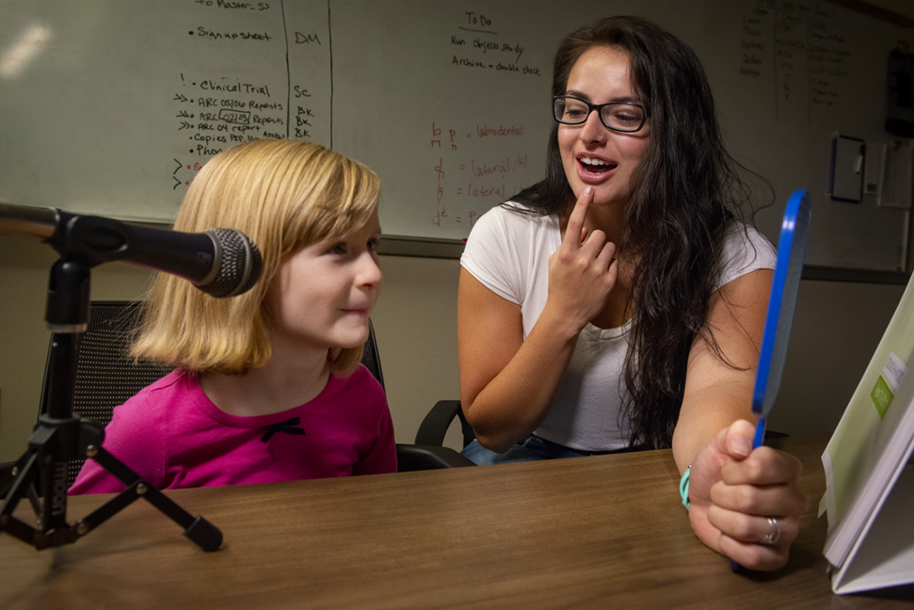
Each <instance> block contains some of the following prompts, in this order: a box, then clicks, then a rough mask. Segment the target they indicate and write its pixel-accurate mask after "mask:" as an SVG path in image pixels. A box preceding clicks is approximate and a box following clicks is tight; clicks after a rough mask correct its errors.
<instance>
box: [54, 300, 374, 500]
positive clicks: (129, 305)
mask: <svg viewBox="0 0 914 610" xmlns="http://www.w3.org/2000/svg"><path fill="white" fill-rule="evenodd" d="M140 305H141V303H139V302H136V301H93V302H92V303H91V304H90V306H89V326H88V329H87V330H86V332H85V333H83V335H82V337H81V338H80V342H79V359H78V361H77V365H76V394H75V398H74V402H73V412H74V413H76V414H77V415H79V416H80V417H84V418H88V419H94V420H95V421H97V422H99V423H101V424H103V425H108V423H109V422H110V421H111V417H112V414H113V413H114V408H115V407H116V406H118V405H120V404H123V403H124V402H126V401H127V399H128V398H130V397H131V396H133V395H134V394H136V393H137V392H139V391H140V390H142V389H143V388H145V387H146V386H148V385H149V384H151V383H153V382H155V381H157V380H159V379H161V378H162V377H164V376H165V375H167V374H168V373H169V372H170V371H171V369H170V368H167V367H162V366H159V365H157V364H154V363H152V362H149V361H144V360H140V361H138V362H136V361H134V359H133V358H132V357H130V355H129V354H128V350H129V348H130V343H131V341H132V340H133V336H134V331H135V329H136V328H137V325H138V323H139V315H140V310H141V307H140ZM368 324H369V333H368V341H366V342H365V351H364V355H363V356H362V363H363V364H364V365H365V366H366V368H368V370H369V371H371V373H372V374H373V375H374V376H375V377H376V378H377V379H378V381H380V382H381V386H382V387H383V386H384V377H383V375H382V373H381V360H380V358H379V357H378V344H377V341H376V340H375V335H374V327H373V326H372V325H371V321H370V320H369V323H368ZM45 375H47V370H46V371H45ZM83 461H84V460H72V461H71V462H70V465H69V472H68V473H67V474H68V478H69V484H70V485H72V484H73V481H75V480H76V475H77V474H79V470H80V468H82V464H83Z"/></svg>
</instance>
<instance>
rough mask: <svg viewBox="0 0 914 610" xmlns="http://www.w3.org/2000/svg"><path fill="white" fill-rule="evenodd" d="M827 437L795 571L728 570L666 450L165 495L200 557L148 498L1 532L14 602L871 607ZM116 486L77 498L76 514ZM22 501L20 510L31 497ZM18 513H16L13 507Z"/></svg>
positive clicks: (813, 450) (807, 458)
mask: <svg viewBox="0 0 914 610" xmlns="http://www.w3.org/2000/svg"><path fill="white" fill-rule="evenodd" d="M826 440H827V439H826V438H824V437H811V438H806V439H785V440H784V441H783V447H784V448H785V449H787V450H788V451H790V452H791V453H793V454H794V455H796V456H797V457H799V458H800V459H801V460H802V461H803V463H804V465H805V469H806V470H805V473H804V475H803V479H802V484H803V487H804V491H805V492H806V493H807V494H808V495H809V497H810V499H811V500H812V502H811V505H812V507H813V508H810V511H809V513H808V514H807V515H806V516H805V517H804V518H803V521H802V524H801V527H802V530H801V534H800V537H799V539H798V540H797V542H796V543H795V545H794V548H793V551H792V554H791V561H790V564H789V565H788V567H786V568H784V569H783V570H780V571H778V572H776V573H774V574H748V575H746V574H741V575H736V574H733V573H732V572H731V571H730V565H729V561H728V560H726V559H724V558H723V557H721V556H719V555H716V554H715V553H713V552H712V551H710V550H708V549H707V548H705V547H704V546H703V545H702V544H701V543H700V542H698V540H697V539H696V538H695V537H694V535H693V534H692V532H691V529H690V528H689V524H688V519H687V517H686V515H685V510H684V509H683V508H682V506H681V505H680V502H679V494H678V492H677V483H678V480H679V476H678V473H677V471H676V467H675V465H674V463H673V459H672V456H671V455H670V452H669V451H653V452H645V453H640V454H630V455H609V456H600V457H589V458H577V459H570V460H554V461H550V462H537V463H529V464H510V465H504V466H489V467H484V468H461V469H454V470H446V471H433V472H417V473H400V474H393V475H376V476H367V477H353V478H347V479H324V480H317V481H301V482H295V483H280V484H272V485H257V486H246V487H234V488H219V489H187V490H179V491H174V492H168V493H169V495H170V496H171V497H172V498H173V499H174V500H176V501H177V502H178V503H179V504H181V505H182V506H183V507H184V508H186V509H187V510H188V511H190V512H191V513H192V514H195V515H196V514H202V515H203V516H204V517H206V518H207V519H208V520H210V521H211V522H212V523H213V524H215V525H216V526H217V527H219V528H220V529H221V530H222V532H223V534H224V536H225V542H224V544H223V547H222V549H221V550H219V551H218V552H215V553H204V552H202V551H200V550H199V549H198V548H197V547H196V546H195V545H194V544H192V543H191V542H190V541H188V540H186V539H184V538H183V537H182V536H181V535H180V532H181V530H180V528H179V527H178V526H176V525H175V524H174V523H173V522H172V521H170V520H169V519H167V518H166V517H165V516H164V515H162V514H160V513H159V512H157V511H156V510H155V509H153V508H152V507H151V506H149V505H148V504H146V503H145V502H138V503H136V504H134V505H133V506H130V507H128V508H127V509H125V510H124V511H122V512H121V513H120V514H118V515H116V516H115V517H114V518H112V519H111V520H110V521H108V522H107V523H105V524H103V525H102V526H101V527H100V528H98V529H97V530H96V531H94V532H91V533H90V534H89V535H88V536H86V537H85V538H83V539H81V540H79V541H78V542H77V543H76V544H73V545H69V546H66V547H59V548H56V549H48V550H44V551H36V550H35V549H33V548H32V547H30V546H28V545H25V544H23V543H21V542H19V541H18V540H16V539H14V538H12V537H10V536H8V535H2V536H0V607H2V608H6V609H10V610H13V609H21V608H22V609H24V608H41V609H43V610H48V609H53V608H93V609H98V608H204V607H214V608H220V609H228V608H347V609H362V608H392V609H393V608H396V609H401V608H518V607H520V608H555V607H563V608H565V607H567V608H608V607H617V608H637V607H648V608H690V607H691V608H709V607H726V608H739V609H740V610H744V609H748V608H788V607H789V608H821V607H836V608H858V607H860V608H870V607H889V606H895V605H899V604H904V605H910V602H906V601H904V600H910V599H912V596H911V589H910V588H902V589H895V590H892V591H890V592H889V593H888V594H886V593H885V592H882V593H870V594H866V595H857V596H844V597H839V596H835V595H833V594H832V593H831V589H830V584H829V579H828V577H827V576H826V573H825V570H826V563H825V560H824V558H823V557H822V554H821V551H822V548H823V545H824V541H825V528H826V524H825V520H824V518H823V519H821V520H820V519H816V517H815V508H814V507H815V506H816V505H817V504H818V500H819V498H820V497H821V496H822V493H823V491H824V476H823V474H822V467H821V464H820V462H819V456H820V455H821V453H822V450H823V448H824V446H825V442H826ZM105 498H107V496H95V497H91V496H87V497H80V498H73V499H72V500H71V503H70V508H69V515H68V516H69V518H70V520H71V521H75V520H76V519H77V518H78V517H80V516H83V515H85V514H87V513H88V512H89V511H90V510H91V509H92V508H94V507H95V506H97V505H98V504H100V503H101V501H102V500H103V499H105ZM20 509H22V507H20ZM17 514H18V513H17Z"/></svg>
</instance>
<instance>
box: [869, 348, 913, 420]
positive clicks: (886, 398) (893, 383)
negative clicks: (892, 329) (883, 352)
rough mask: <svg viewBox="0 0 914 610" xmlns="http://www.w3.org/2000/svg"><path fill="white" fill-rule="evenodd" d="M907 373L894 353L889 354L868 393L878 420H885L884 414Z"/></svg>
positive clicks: (906, 368) (903, 364)
mask: <svg viewBox="0 0 914 610" xmlns="http://www.w3.org/2000/svg"><path fill="white" fill-rule="evenodd" d="M907 372H908V367H907V366H906V365H905V363H904V362H902V360H901V358H899V357H898V355H897V354H895V352H890V353H889V359H888V360H887V361H886V363H885V366H884V367H882V374H881V375H880V376H879V378H878V379H877V380H876V385H875V387H874V388H873V391H872V392H870V398H872V399H873V404H874V405H875V406H876V410H877V411H878V412H879V418H880V419H885V414H886V412H887V411H888V410H889V406H891V404H892V400H894V399H895V392H897V391H898V387H899V386H900V385H901V382H902V381H903V380H904V376H905V375H906V374H907Z"/></svg>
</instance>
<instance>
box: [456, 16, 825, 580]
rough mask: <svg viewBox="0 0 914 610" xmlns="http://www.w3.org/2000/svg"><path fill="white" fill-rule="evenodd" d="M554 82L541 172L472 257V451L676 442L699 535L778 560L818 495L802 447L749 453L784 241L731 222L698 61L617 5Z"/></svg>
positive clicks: (725, 547)
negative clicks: (801, 458)
mask: <svg viewBox="0 0 914 610" xmlns="http://www.w3.org/2000/svg"><path fill="white" fill-rule="evenodd" d="M552 95H553V99H552V102H553V117H554V119H555V122H554V124H553V130H552V135H551V138H550V141H549V149H548V153H547V159H548V161H547V172H546V178H545V180H543V181H542V182H540V183H538V184H536V185H534V186H532V187H531V188H529V189H527V190H526V191H523V192H521V193H519V194H518V195H516V196H515V198H514V201H513V202H510V203H507V204H505V205H503V206H501V207H497V208H494V209H493V210H491V211H490V212H488V213H486V214H485V215H484V216H483V217H481V218H480V219H479V221H478V222H477V223H476V224H475V226H474V227H473V230H472V232H471V234H470V238H469V241H468V243H467V246H466V250H465V251H464V254H463V258H462V259H461V265H462V267H463V269H462V270H461V275H460V288H459V292H458V299H459V300H458V308H457V312H458V327H457V329H458V342H459V361H460V390H461V402H462V406H463V410H464V414H465V416H466V419H467V421H468V422H469V423H470V424H471V425H472V426H473V429H474V431H475V433H476V439H477V440H476V441H474V442H473V443H472V444H470V445H468V446H467V447H466V449H464V455H466V456H467V457H469V458H470V459H471V460H473V461H475V462H477V463H479V464H495V463H503V462H510V461H524V460H537V459H549V458H564V457H575V456H583V455H592V454H595V453H609V452H616V451H631V450H638V449H659V448H669V447H671V448H672V450H673V457H674V458H675V460H676V464H677V466H678V467H679V470H680V473H682V474H683V475H685V476H684V477H683V485H682V486H683V488H686V483H687V482H688V481H689V477H691V487H690V488H687V489H688V493H687V499H688V500H689V501H690V502H691V511H690V513H689V517H690V520H691V523H692V527H693V529H694V531H695V533H696V534H697V535H698V537H699V538H700V539H701V540H702V541H703V542H704V543H705V544H707V545H708V546H710V547H711V548H713V549H715V550H717V551H719V552H721V553H723V554H725V555H727V556H729V557H731V558H732V559H735V560H737V561H739V562H740V563H741V564H742V565H744V566H746V567H752V568H758V569H773V568H777V567H779V566H781V565H783V564H784V563H785V562H786V560H787V555H788V551H789V548H790V543H791V542H792V541H793V540H794V538H795V537H796V535H797V531H798V527H799V525H798V522H799V516H800V515H801V514H802V513H803V512H804V511H805V510H806V507H807V500H806V498H805V497H804V496H803V494H802V492H801V491H800V488H799V484H798V481H799V462H798V461H797V460H796V459H795V458H793V457H792V456H790V455H787V454H785V453H782V452H777V451H773V450H771V449H769V448H767V447H762V448H759V449H757V450H755V451H751V446H752V433H753V426H752V425H751V424H750V423H749V422H751V421H754V417H753V416H752V412H751V404H752V389H753V383H754V378H755V368H756V366H757V362H758V346H759V344H760V342H761V336H762V331H763V328H764V318H765V310H766V304H767V301H768V293H769V291H770V286H771V278H772V269H773V268H774V262H775V256H774V251H773V249H772V248H771V246H770V244H768V243H767V241H766V240H765V239H764V238H763V237H762V236H761V235H759V234H758V233H757V232H755V231H754V230H752V229H750V228H748V227H746V226H744V225H741V224H740V223H737V222H735V221H734V213H733V207H734V204H735V203H739V202H740V200H741V199H742V198H744V197H745V190H743V188H744V187H743V186H742V184H741V182H740V181H739V178H738V174H737V170H736V168H735V167H734V162H733V160H732V159H731V158H730V156H729V155H728V154H727V152H726V151H725V150H724V147H723V144H722V142H721V138H720V134H719V130H718V125H717V119H716V117H715V113H714V102H713V99H712V96H711V90H710V87H709V86H708V82H707V79H706V78H705V74H704V70H703V69H702V67H701V64H700V63H699V61H698V58H697V57H696V56H695V54H694V53H693V52H692V50H691V49H689V47H688V46H686V45H685V44H684V43H682V42H681V41H680V40H678V39H677V38H675V37H674V36H672V35H671V34H670V33H668V32H666V31H665V30H663V29H662V28H660V27H659V26H657V25H656V24H654V23H651V22H650V21H647V20H646V19H641V18H638V17H615V18H610V19H603V20H600V21H598V22H596V23H594V24H593V25H591V26H586V27H583V28H581V29H579V30H577V31H575V32H573V33H572V34H570V35H569V36H567V37H566V38H565V40H563V41H562V44H561V46H560V47H559V50H558V52H557V53H556V56H555V72H554V77H553V83H552ZM613 493H624V490H614V491H613Z"/></svg>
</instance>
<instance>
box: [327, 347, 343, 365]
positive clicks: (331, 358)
mask: <svg viewBox="0 0 914 610" xmlns="http://www.w3.org/2000/svg"><path fill="white" fill-rule="evenodd" d="M342 353H343V350H342V349H340V348H338V347H337V348H330V349H329V350H327V362H336V360H337V359H338V358H339V357H340V354H342Z"/></svg>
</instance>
